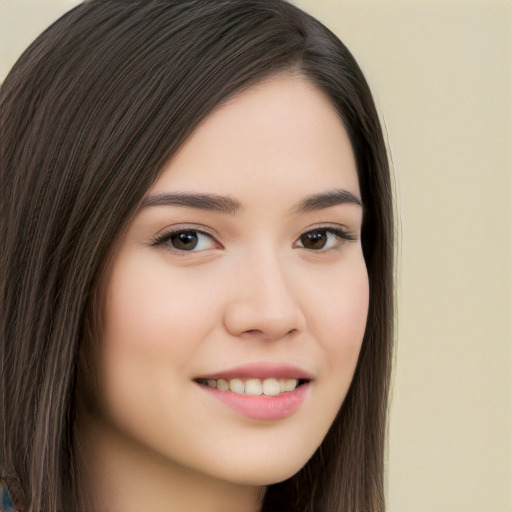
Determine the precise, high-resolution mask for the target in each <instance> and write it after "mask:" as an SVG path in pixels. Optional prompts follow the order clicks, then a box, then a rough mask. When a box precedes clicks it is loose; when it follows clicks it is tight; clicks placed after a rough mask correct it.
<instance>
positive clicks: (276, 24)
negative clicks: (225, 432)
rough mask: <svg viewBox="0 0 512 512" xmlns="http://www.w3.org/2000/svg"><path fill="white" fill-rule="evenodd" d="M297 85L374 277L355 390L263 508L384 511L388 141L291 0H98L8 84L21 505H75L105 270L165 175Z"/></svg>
mask: <svg viewBox="0 0 512 512" xmlns="http://www.w3.org/2000/svg"><path fill="white" fill-rule="evenodd" d="M297 70H298V72H300V73H301V74H303V75H304V76H305V77H306V78H308V79H309V80H310V81H311V82H312V83H314V84H315V85H317V86H318V87H319V88H320V89H321V90H322V91H323V92H324V93H325V94H326V95H327V96H328V97H329V98H330V100H331V101H332V104H333V105H334V107H335V108H336V109H337V111H338V113H339V115H340V118H341V119H342V121H343V123H344V125H345V128H346V130H347V133H348V135H349V138H350V141H351V143H352V148H353V151H354V155H355V159H356V164H357V170H358V176H359V184H360V190H361V194H362V200H363V204H364V205H365V213H364V222H363V230H362V244H363V253H364V257H365V261H366V265H367V269H368V275H369V282H370V305H369V314H368V321H367V328H366V333H365V337H364V340H363V345H362V348H361V353H360V357H359V360H358V364H357V368H356V371H355V375H354V379H353V382H352V384H351V387H350V389H349V392H348V394H347V396H346V398H345V401H344V403H343V405H342V407H341V409H340V411H339V414H338V416H337V418H336V419H335V421H334V423H333V425H332V427H331V429H330V431H329V433H328V434H327V436H326V438H325V440H324V442H323V443H322V445H321V446H320V448H319V449H318V450H317V452H316V453H315V454H314V455H313V457H312V458H311V459H310V461H309V462H308V463H307V464H306V466H305V467H304V468H303V469H302V470H301V471H299V473H297V474H296V475H295V476H293V477H292V478H290V479H288V480H286V481H285V482H282V483H279V484H275V485H272V486H270V487H269V488H268V490H267V493H266V496H265V500H264V504H263V510H264V511H273V510H280V511H283V512H286V511H293V512H297V511H303V512H306V511H308V512H309V511H312V510H319V509H324V510H329V511H333V512H335V511H342V510H343V511H344V512H356V511H368V510H372V511H375V512H379V511H383V510H384V492H383V466H384V464H383V457H384V442H385V428H386V413H387V395H388V388H389V376H390V364H391V351H392V333H393V215H392V197H391V186H390V177H389V169H388V160H387V155H386V150H385V144H384V139H383V135H382V130H381V127H380V124H379V120H378V116H377V113H376V109H375V106H374V103H373V100H372V97H371V93H370V91H369V88H368V86H367V84H366V81H365V79H364V77H363V74H362V72H361V71H360V69H359V67H358V65H357V63H356V62H355V60H354V58H353V57H352V55H351V54H350V52H349V51H348V50H347V48H346V47H345V46H344V45H343V44H342V43H341V42H340V41H339V40H338V38H337V37H336V36H334V35H333V34H332V33H331V32H330V31H329V30H328V29H326V28H325V27H324V26H323V25H321V24H320V23H319V22H318V21H316V20H315V19H314V18H312V17H311V16H309V15H307V14H305V13H303V12H302V11H300V10H299V9H298V8H296V7H294V6H292V5H291V4H288V3H286V2H285V1H281V0H217V1H215V0H182V1H173V0H149V1H147V0H146V1H144V0H125V1H119V0H90V1H87V2H85V3H83V4H81V5H79V6H77V7H76V8H75V9H73V10H71V11H70V12H68V13H67V14H65V15H64V16H63V17H62V18H61V19H60V20H58V21H57V22H56V23H54V24H53V25H52V26H51V27H49V28H48V29H47V30H46V31H45V32H44V33H43V34H42V35H41V36H40V37H39V38H38V39H37V40H36V41H35V42H34V43H33V44H32V45H31V46H30V47H29V48H28V49H27V50H26V51H25V53H24V54H23V55H22V57H21V58H20V59H19V60H18V62H17V63H16V64H15V66H14V67H13V69H12V70H11V72H10V74H9V75H8V76H7V78H6V80H5V83H4V84H3V86H2V88H1V89H0V108H1V110H2V119H1V121H0V123H1V124H0V129H1V133H2V141H1V146H0V157H1V187H2V204H1V227H0V239H1V240H2V244H1V245H2V247H1V249H0V251H1V253H0V254H1V260H0V262H1V267H2V275H1V282H0V301H1V303H0V307H1V311H2V317H1V319H0V320H1V344H2V351H1V355H0V356H1V361H0V365H1V379H2V384H1V386H2V390H1V396H2V399H1V419H2V429H3V432H2V452H1V453H2V460H1V463H2V467H1V470H2V475H12V476H15V477H16V482H17V485H16V486H14V487H13V494H14V497H15V499H17V505H18V507H19V508H20V509H22V510H26V511H27V512H35V511H39V510H68V509H73V510H76V509H79V508H80V507H82V506H83V501H82V500H83V498H82V497H81V494H80V489H79V483H78V482H77V480H76V474H75V469H74V468H75V461H74V457H75V452H74V437H75V434H74V426H75V424H74V420H75V414H76V400H75V390H76V386H77V380H78V369H79V364H78V363H79V361H80V353H81V350H83V345H84V344H85V343H86V342H87V340H88V339H91V338H94V337H95V336H99V334H100V333H99V324H100V323H101V322H99V321H98V319H99V318H100V315H101V300H100V299H99V297H100V295H101V284H102V275H103V274H104V272H105V270H106V268H107V265H108V262H109V258H110V257H111V256H112V254H113V251H114V248H115V246H116V244H117V243H118V242H119V240H120V238H121V237H122V234H123V233H124V231H125V229H126V227H127V226H128V224H129V222H130V220H131V218H132V217H133V215H134V213H135V212H136V211H137V208H138V207H139V205H140V203H141V201H142V200H143V198H144V195H145V193H146V192H147V190H148V189H149V188H150V186H151V184H152V183H153V182H154V181H155V179H156V178H157V176H158V175H159V173H160V171H161V170H162V168H163V167H164V166H165V165H166V164H167V163H168V162H169V160H170V159H172V156H173V155H174V154H175V153H176V151H177V150H178V149H179V148H180V147H181V146H182V145H183V143H184V142H185V140H186V139H187V138H188V137H189V136H190V135H191V134H192V132H193V131H194V130H195V128H196V127H197V126H198V125H199V123H200V122H201V121H202V120H203V119H205V118H206V117H207V116H208V115H209V114H210V113H211V112H213V110H215V108H217V107H218V106H219V105H220V104H222V103H223V102H225V101H226V100H227V99H229V98H230V97H231V96H232V95H233V94H237V93H239V92H240V91H242V90H244V89H246V88H247V87H249V86H251V85H253V84H255V83H258V82H261V81H262V80H263V79H265V78H267V77H269V76H271V75H273V74H276V73H283V72H297Z"/></svg>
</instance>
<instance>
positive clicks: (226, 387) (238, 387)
mask: <svg viewBox="0 0 512 512" xmlns="http://www.w3.org/2000/svg"><path fill="white" fill-rule="evenodd" d="M195 382H197V383H198V384H200V385H202V386H207V387H209V388H214V389H218V390H219V391H231V392H233V393H237V394H240V395H250V396H261V395H265V396H278V395H282V394H284V393H290V392H292V391H294V390H295V389H297V388H298V387H299V386H301V385H303V384H307V383H308V382H309V380H307V379H277V378H272V377H271V378H267V379H256V378H249V379H241V378H233V379H196V380H195Z"/></svg>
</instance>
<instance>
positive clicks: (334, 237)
mask: <svg viewBox="0 0 512 512" xmlns="http://www.w3.org/2000/svg"><path fill="white" fill-rule="evenodd" d="M355 239H356V238H355V237H354V236H353V235H352V234H350V233H348V232H347V231H345V230H343V229H339V228H325V229H324V228H322V229H312V230H311V231H307V232H306V233H304V234H303V235H301V236H300V237H299V239H298V240H297V242H296V243H297V246H298V247H300V248H301V249H308V250H310V251H328V250H330V249H336V248H340V247H341V246H342V245H343V244H344V243H346V242H350V241H353V240H355Z"/></svg>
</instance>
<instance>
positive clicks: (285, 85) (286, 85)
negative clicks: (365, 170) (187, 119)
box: [150, 75, 359, 201]
mask: <svg viewBox="0 0 512 512" xmlns="http://www.w3.org/2000/svg"><path fill="white" fill-rule="evenodd" d="M262 187H263V189H264V190H266V191H267V192H268V193H269V194H271V193H272V191H274V190H280V191H283V190H288V191H290V190H291V189H293V191H296V192H297V193H307V194H311V193H312V192H315V191H317V189H318V191H322V190H323V189H325V188H340V187H341V188H344V189H346V190H349V191H350V192H352V193H354V194H355V195H359V187H358V179H357V172H356V166H355V161H354V156H353V152H352V148H351V145H350V141H349V139H348V136H347V133H346V131H345V129H344V126H343V124H342V122H341V120H340V118H339V116H338V113H337V111H336V109H335V108H334V107H333V105H332V103H331V102H330V100H329V99H328V97H327V96H326V95H325V94H324V93H323V92H322V91H321V90H320V89H318V88H317V87H316V86H315V85H313V84H312V83H311V82H309V81H308V80H307V79H306V78H304V77H302V76H299V75H295V76H290V75H280V76H276V77H272V78H270V79H267V80H265V81H264V82H261V83H259V84H258V85H255V86H253V87H251V88H249V89H247V90H245V91H243V92H241V93H240V94H238V95H236V96H235V97H233V98H231V99H230V100H229V101H228V102H227V103H225V104H223V105H222V106H220V107H219V108H218V109H217V110H215V111H214V112H213V113H212V114H211V115H210V116H209V117H207V118H206V119H205V120H204V121H203V122H202V123H201V124H200V125H199V127H198V128H197V129H196V130H195V131H194V132H193V134H192V135H191V137H190V138H189V139H188V140H187V142H186V143H185V144H184V145H183V147H182V148H181V149H180V151H178V153H177V154H176V155H175V156H174V158H173V159H172V161H171V162H170V163H169V165H168V166H167V167H166V168H165V169H164V170H163V172H162V174H161V175H160V177H159V178H158V180H157V181H156V183H155V184H154V186H153V187H152V189H151V191H150V192H151V193H152V194H158V193H165V192H168V191H169V190H189V189H194V190H200V191H207V192H213V193H219V194H226V193H227V194H233V195H235V196H236V197H238V198H240V199H241V200H242V201H243V200H244V196H247V197H248V198H250V196H251V191H252V192H254V193H255V192H256V191H257V189H258V188H259V189H261V188H262ZM302 189H303V190H302Z"/></svg>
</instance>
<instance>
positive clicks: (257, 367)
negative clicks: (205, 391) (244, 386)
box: [199, 363, 313, 380]
mask: <svg viewBox="0 0 512 512" xmlns="http://www.w3.org/2000/svg"><path fill="white" fill-rule="evenodd" d="M272 377H274V378H275V379H297V380H313V376H312V375H311V374H309V373H308V372H306V371H305V370H303V369H301V368H299V367H298V366H295V365H292V364H289V363H250V364H244V365H241V366H235V367H233V368H230V369H228V370H223V371H220V372H217V373H211V374H209V375H201V376H200V377H199V378H201V379H226V380H229V379H235V378H241V379H250V378H253V379H269V378H272Z"/></svg>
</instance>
